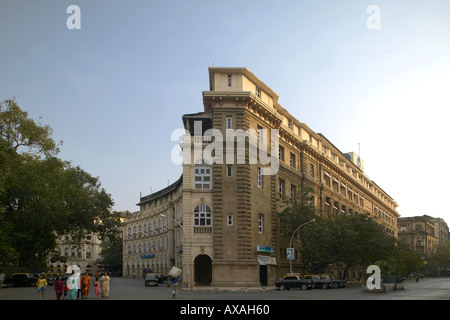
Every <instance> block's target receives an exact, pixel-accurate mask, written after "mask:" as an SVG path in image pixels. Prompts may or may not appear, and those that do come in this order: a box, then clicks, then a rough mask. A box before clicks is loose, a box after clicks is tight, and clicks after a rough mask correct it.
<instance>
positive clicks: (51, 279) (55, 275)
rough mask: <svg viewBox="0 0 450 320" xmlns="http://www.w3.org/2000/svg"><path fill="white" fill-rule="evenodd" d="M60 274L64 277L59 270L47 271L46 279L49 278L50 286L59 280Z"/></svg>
mask: <svg viewBox="0 0 450 320" xmlns="http://www.w3.org/2000/svg"><path fill="white" fill-rule="evenodd" d="M59 276H61V279H62V274H59V273H57V272H47V273H46V274H45V280H47V283H48V285H49V286H52V285H54V284H55V281H56V280H58V277H59Z"/></svg>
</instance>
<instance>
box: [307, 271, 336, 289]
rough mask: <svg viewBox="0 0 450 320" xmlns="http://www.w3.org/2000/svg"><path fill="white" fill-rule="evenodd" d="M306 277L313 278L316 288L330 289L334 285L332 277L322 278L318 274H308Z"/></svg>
mask: <svg viewBox="0 0 450 320" xmlns="http://www.w3.org/2000/svg"><path fill="white" fill-rule="evenodd" d="M305 279H309V280H312V281H313V282H314V288H316V289H329V288H331V287H332V284H331V279H322V278H321V277H320V276H319V275H318V274H307V275H305Z"/></svg>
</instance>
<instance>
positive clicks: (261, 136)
mask: <svg viewBox="0 0 450 320" xmlns="http://www.w3.org/2000/svg"><path fill="white" fill-rule="evenodd" d="M256 133H257V134H258V142H259V143H262V142H263V134H264V130H263V128H262V127H261V126H257V127H256Z"/></svg>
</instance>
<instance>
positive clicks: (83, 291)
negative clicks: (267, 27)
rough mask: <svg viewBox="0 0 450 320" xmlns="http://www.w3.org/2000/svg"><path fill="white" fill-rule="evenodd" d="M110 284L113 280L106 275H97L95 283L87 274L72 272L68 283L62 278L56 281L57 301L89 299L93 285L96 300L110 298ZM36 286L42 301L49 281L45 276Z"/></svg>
mask: <svg viewBox="0 0 450 320" xmlns="http://www.w3.org/2000/svg"><path fill="white" fill-rule="evenodd" d="M110 282H111V278H110V277H109V275H108V274H106V273H105V274H104V275H103V276H101V277H100V274H99V273H97V274H96V275H95V280H94V281H93V280H92V277H91V276H90V275H89V274H88V273H87V272H86V273H85V274H84V275H80V273H78V272H75V271H72V274H71V275H70V277H69V278H68V279H67V281H65V282H64V281H63V280H62V278H61V276H59V277H58V279H57V280H56V281H55V284H54V289H55V292H56V300H76V299H87V296H88V294H89V289H90V286H91V285H94V293H95V298H96V299H98V298H100V294H101V296H102V298H108V297H109V283H110ZM36 285H37V287H38V292H39V296H40V298H41V300H42V299H43V297H44V292H45V289H46V288H47V281H46V280H45V278H44V276H43V275H42V276H41V278H40V279H39V280H38V282H37V283H36Z"/></svg>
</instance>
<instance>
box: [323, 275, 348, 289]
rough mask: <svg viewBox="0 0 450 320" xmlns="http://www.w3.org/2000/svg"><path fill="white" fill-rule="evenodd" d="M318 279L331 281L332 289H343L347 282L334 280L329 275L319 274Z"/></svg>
mask: <svg viewBox="0 0 450 320" xmlns="http://www.w3.org/2000/svg"><path fill="white" fill-rule="evenodd" d="M320 277H321V278H322V279H329V280H330V281H331V287H332V288H335V289H336V288H345V286H346V284H347V281H345V280H343V279H336V278H335V277H334V276H332V275H329V274H321V275H320Z"/></svg>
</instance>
